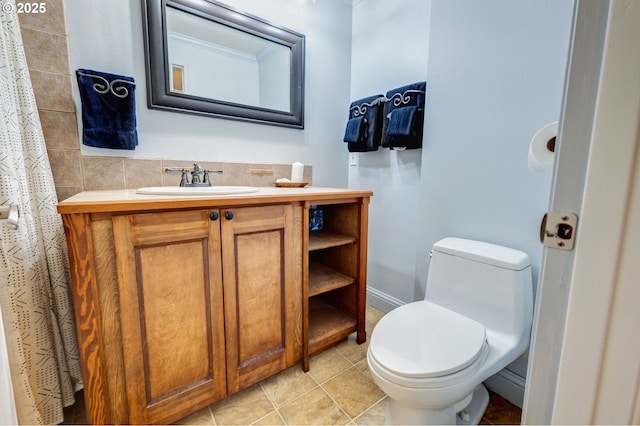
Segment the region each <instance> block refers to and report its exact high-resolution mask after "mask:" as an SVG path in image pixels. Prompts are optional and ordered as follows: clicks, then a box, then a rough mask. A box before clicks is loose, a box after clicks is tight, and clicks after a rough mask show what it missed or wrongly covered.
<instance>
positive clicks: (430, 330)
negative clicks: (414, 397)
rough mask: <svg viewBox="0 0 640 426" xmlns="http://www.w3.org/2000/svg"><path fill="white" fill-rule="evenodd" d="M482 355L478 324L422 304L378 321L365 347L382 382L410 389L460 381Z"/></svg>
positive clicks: (482, 335)
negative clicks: (367, 347) (385, 379)
mask: <svg viewBox="0 0 640 426" xmlns="http://www.w3.org/2000/svg"><path fill="white" fill-rule="evenodd" d="M433 348H437V349H436V350H433ZM487 353H488V345H487V342H486V330H485V327H484V326H483V325H482V324H480V323H479V322H477V321H474V320H472V319H470V318H467V317H465V316H464V315H461V314H458V313H457V312H454V311H451V310H449V309H447V308H444V307H442V306H440V305H437V304H435V303H432V302H429V301H426V300H425V301H420V302H414V303H409V304H407V305H404V306H402V307H400V308H397V309H395V310H393V311H391V312H390V313H389V314H387V315H386V316H385V317H383V318H382V319H381V320H380V321H379V322H378V324H377V326H376V327H375V329H374V330H373V334H372V336H371V340H370V344H369V354H370V356H371V358H372V360H371V361H373V363H374V364H376V365H374V366H372V367H374V368H376V370H377V371H378V373H379V374H380V375H383V376H385V377H387V379H388V380H391V381H392V382H395V383H398V384H404V385H406V386H410V387H432V386H435V387H438V386H447V385H449V384H453V383H456V382H459V381H460V380H464V379H465V378H466V377H467V376H468V375H469V374H472V373H473V372H475V371H476V370H477V369H478V368H479V367H480V366H481V365H482V364H483V363H484V360H485V359H486V355H487Z"/></svg>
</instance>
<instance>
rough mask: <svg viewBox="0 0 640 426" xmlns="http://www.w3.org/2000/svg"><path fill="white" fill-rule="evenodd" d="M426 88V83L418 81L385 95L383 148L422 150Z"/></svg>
mask: <svg viewBox="0 0 640 426" xmlns="http://www.w3.org/2000/svg"><path fill="white" fill-rule="evenodd" d="M426 88H427V82H426V81H419V82H417V83H412V84H407V85H406V86H402V87H398V88H397V89H392V90H389V91H388V92H387V93H386V98H387V100H386V101H385V104H384V118H385V120H384V131H383V134H382V143H381V145H382V146H383V147H385V148H408V149H416V148H422V127H423V122H424V104H425V92H426Z"/></svg>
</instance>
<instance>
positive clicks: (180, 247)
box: [113, 210, 226, 424]
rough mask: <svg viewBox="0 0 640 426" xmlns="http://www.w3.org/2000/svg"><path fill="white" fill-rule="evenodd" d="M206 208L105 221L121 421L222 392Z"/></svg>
mask: <svg viewBox="0 0 640 426" xmlns="http://www.w3.org/2000/svg"><path fill="white" fill-rule="evenodd" d="M209 213H210V211H208V210H196V211H180V212H167V213H153V214H136V215H126V216H117V217H114V219H113V225H114V240H115V246H116V262H117V269H118V290H119V299H120V307H121V311H120V317H121V322H122V339H123V342H122V343H123V349H124V354H125V356H124V364H125V365H124V367H125V381H126V386H127V390H126V392H127V400H128V404H129V422H130V423H137V424H140V423H142V424H148V423H168V422H171V421H174V420H177V419H180V418H182V417H184V416H185V415H187V414H189V413H192V412H194V411H195V410H197V409H198V408H201V407H205V406H206V405H208V404H210V403H212V402H213V401H215V400H218V399H220V398H222V397H224V396H225V395H226V387H225V362H224V357H225V342H224V318H223V307H222V304H223V303H222V300H223V299H222V273H221V264H220V225H219V223H220V222H219V221H211V220H210V219H209Z"/></svg>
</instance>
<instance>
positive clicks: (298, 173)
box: [291, 161, 304, 182]
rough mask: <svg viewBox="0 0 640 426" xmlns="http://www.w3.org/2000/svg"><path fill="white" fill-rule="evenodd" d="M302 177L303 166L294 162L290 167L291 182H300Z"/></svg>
mask: <svg viewBox="0 0 640 426" xmlns="http://www.w3.org/2000/svg"><path fill="white" fill-rule="evenodd" d="M303 176H304V164H302V163H300V162H299V161H296V162H295V163H293V164H292V165H291V182H302V179H303Z"/></svg>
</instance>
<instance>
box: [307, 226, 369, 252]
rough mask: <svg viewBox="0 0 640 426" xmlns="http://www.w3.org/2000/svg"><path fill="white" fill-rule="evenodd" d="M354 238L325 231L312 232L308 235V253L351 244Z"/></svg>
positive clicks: (354, 240)
mask: <svg viewBox="0 0 640 426" xmlns="http://www.w3.org/2000/svg"><path fill="white" fill-rule="evenodd" d="M356 241H357V239H356V237H351V236H349V235H341V234H333V233H331V232H326V231H314V232H311V233H309V251H315V250H322V249H325V248H330V247H338V246H344V245H347V244H353V243H355V242H356Z"/></svg>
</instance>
